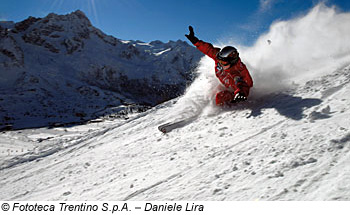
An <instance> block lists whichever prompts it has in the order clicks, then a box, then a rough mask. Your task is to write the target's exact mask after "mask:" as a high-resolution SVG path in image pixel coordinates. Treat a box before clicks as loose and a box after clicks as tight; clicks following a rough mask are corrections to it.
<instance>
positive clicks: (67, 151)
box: [0, 5, 350, 200]
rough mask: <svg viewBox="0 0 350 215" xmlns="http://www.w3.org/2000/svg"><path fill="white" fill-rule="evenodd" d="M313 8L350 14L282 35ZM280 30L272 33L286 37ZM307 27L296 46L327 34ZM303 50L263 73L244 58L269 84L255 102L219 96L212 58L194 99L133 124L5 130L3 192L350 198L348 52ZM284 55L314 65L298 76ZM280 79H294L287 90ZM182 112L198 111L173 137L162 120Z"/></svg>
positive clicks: (81, 196) (67, 196)
mask: <svg viewBox="0 0 350 215" xmlns="http://www.w3.org/2000/svg"><path fill="white" fill-rule="evenodd" d="M310 16H317V17H324V18H327V19H328V22H327V23H332V24H334V25H335V24H336V23H337V22H334V20H337V19H338V18H339V17H342V20H343V21H344V22H348V21H349V20H350V19H348V17H349V16H350V15H349V14H342V13H338V12H335V11H334V9H333V8H326V7H324V6H323V5H319V6H317V7H315V8H314V9H313V10H312V11H310V12H309V14H307V15H306V16H304V17H299V18H297V19H293V20H290V21H286V22H285V23H286V24H287V26H285V27H286V29H284V30H282V31H280V32H279V33H283V32H288V31H289V32H293V31H292V29H293V28H295V27H297V26H298V25H299V24H300V23H303V24H304V25H306V24H313V25H321V24H322V23H323V22H321V23H319V22H318V21H320V20H321V19H315V20H311V21H312V23H309V22H310V19H308V18H310ZM275 24H276V25H275V26H279V23H275ZM348 24H349V23H348ZM306 26H308V25H306ZM344 26H345V25H344ZM347 26H349V25H347ZM320 27H321V28H322V25H321V26H320ZM338 27H339V26H338ZM337 29H338V31H337V32H338V33H339V34H337V36H336V37H335V38H334V39H338V41H339V42H340V43H341V42H343V43H344V44H345V43H346V41H347V38H346V35H345V36H344V37H342V33H343V30H344V28H342V27H341V26H340V27H339V28H337ZM274 30H276V29H275V27H274V26H272V27H271V30H270V32H269V33H267V34H266V35H265V36H264V37H266V38H270V37H271V36H273V35H275V33H274V32H275V31H274ZM306 30H310V31H313V29H311V28H308V27H307V29H306ZM324 30H325V31H327V28H324ZM298 31H299V30H298ZM345 31H349V29H348V28H345ZM337 32H335V33H337ZM335 33H334V34H335ZM348 33H349V32H348ZM296 35H297V36H296V37H295V39H297V40H299V39H300V41H302V44H300V43H296V44H295V46H297V47H298V46H300V47H302V46H303V45H304V44H305V43H306V44H310V46H311V44H312V43H313V44H314V46H315V47H317V46H318V45H319V44H318V42H320V43H322V42H323V41H322V39H321V38H322V36H319V37H318V39H319V40H316V39H315V38H312V37H310V38H309V39H308V41H305V39H302V38H303V34H301V35H300V36H301V38H298V34H296ZM318 35H320V34H318ZM306 38H307V37H306ZM264 39H265V38H262V40H264ZM276 39H281V40H282V38H275V39H273V40H272V44H271V47H272V48H273V49H274V50H277V52H276V51H273V50H270V51H269V52H270V57H271V56H275V59H278V57H279V56H281V55H278V53H279V50H281V49H282V48H284V46H285V45H284V44H283V43H282V44H280V45H277V44H276V43H274V41H276ZM273 44H275V45H276V46H272V45H273ZM278 46H279V47H278ZM259 47H260V45H259V41H258V43H257V44H256V45H255V46H254V47H251V48H247V49H246V52H247V53H249V52H252V51H255V52H254V53H258V52H259V51H263V50H261V49H260V48H259ZM343 47H345V48H346V45H344V46H343ZM263 48H266V47H263ZM289 50H291V49H289ZM295 50H297V52H293V51H290V52H289V58H288V59H289V61H287V60H286V61H283V60H281V61H280V62H281V64H276V61H274V62H273V64H274V65H272V64H268V63H266V64H265V66H267V68H268V66H271V67H270V70H261V71H258V68H255V64H256V63H257V62H256V61H254V59H255V60H256V58H254V59H249V56H243V57H244V60H245V62H247V64H248V65H250V68H249V69H250V70H251V71H252V73H253V77H254V80H255V81H256V82H258V83H259V84H257V85H256V87H255V89H254V91H253V92H252V96H251V98H250V100H249V101H247V102H246V103H241V104H238V105H237V106H234V107H227V108H217V107H215V106H214V105H213V101H212V100H213V95H215V92H216V91H217V90H219V88H218V87H217V85H218V82H217V80H216V78H215V77H214V74H213V62H212V61H211V60H210V59H209V58H206V57H205V58H203V59H202V60H201V63H200V66H199V67H198V68H197V72H198V74H199V77H198V78H197V79H196V80H195V81H194V83H193V84H192V85H191V86H190V87H189V88H188V89H187V91H186V93H185V94H184V96H182V97H179V98H177V99H174V100H172V101H168V102H167V103H164V104H161V105H158V106H156V107H154V108H152V109H150V110H148V111H146V112H143V113H138V114H134V115H133V116H130V118H129V119H128V120H126V121H125V120H120V119H111V120H104V121H102V122H98V123H93V124H86V125H79V126H74V127H62V128H52V129H48V128H40V129H27V130H20V131H7V132H3V133H1V134H0V143H1V145H0V147H1V148H0V152H1V154H0V156H1V161H0V173H1V174H0V191H1V192H0V199H2V200H349V199H350V167H349V165H348V164H349V162H350V120H349V119H350V117H349V116H350V110H349V107H350V100H349V96H348V95H349V93H350V61H348V62H346V60H344V59H346V57H348V56H349V54H346V55H344V54H342V55H336V56H332V63H331V64H329V65H325V64H323V62H324V61H325V60H329V59H328V57H327V56H326V57H325V56H324V55H323V52H320V53H317V52H314V54H315V55H314V58H313V59H317V61H313V62H311V63H313V65H309V64H310V61H305V62H306V63H305V64H304V65H303V63H299V64H293V62H295V58H299V55H300V49H295ZM349 50H350V49H348V51H349ZM348 53H350V52H348ZM263 56H265V57H267V58H268V57H269V56H268V55H267V54H265V55H263ZM322 58H323V60H322ZM258 60H259V59H258ZM265 62H266V61H265ZM318 62H320V63H321V64H319V63H318ZM285 64H288V65H289V67H292V70H293V69H295V68H296V67H295V65H298V66H299V67H298V68H299V69H300V68H306V67H307V66H309V67H313V68H315V70H313V69H312V68H310V69H307V70H304V72H299V73H298V74H296V75H295V78H294V79H291V78H290V77H288V72H289V73H291V72H292V70H288V68H284V67H283V65H285ZM257 65H259V64H257ZM271 68H280V70H279V71H280V74H281V76H278V77H276V76H273V75H271V74H274V72H276V71H277V70H278V69H276V70H274V71H271ZM319 68H322V70H320V69H319ZM260 72H265V76H264V75H263V74H261V73H260ZM266 76H269V77H270V79H269V78H268V77H266ZM274 78H275V79H277V80H276V81H271V80H274ZM281 82H282V83H286V84H287V83H288V82H291V83H290V85H286V84H285V85H284V88H283V89H282V88H281V85H280V84H279V83H281ZM183 118H191V119H192V120H191V121H190V123H188V124H187V125H185V126H184V127H181V128H178V129H175V130H173V131H172V132H170V133H169V134H166V135H164V134H162V133H161V132H159V131H158V130H157V126H158V125H159V124H161V123H164V122H168V121H171V120H176V119H183Z"/></svg>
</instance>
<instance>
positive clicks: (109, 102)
mask: <svg viewBox="0 0 350 215" xmlns="http://www.w3.org/2000/svg"><path fill="white" fill-rule="evenodd" d="M1 26H2V27H1ZM201 57H202V54H201V53H199V52H198V51H197V50H196V49H195V48H194V47H192V46H190V45H189V44H187V43H186V42H183V41H180V40H178V41H169V42H168V43H163V42H161V41H153V42H150V43H144V42H141V41H125V40H120V39H117V38H114V37H113V36H109V35H106V34H105V33H103V32H102V31H101V30H99V29H97V28H95V27H94V26H93V25H92V24H91V22H90V21H89V19H88V18H87V17H86V15H85V14H84V13H83V12H82V11H80V10H77V11H75V12H72V13H70V14H67V15H57V14H54V13H50V14H48V15H47V16H46V17H43V18H35V17H29V18H27V19H26V20H23V21H21V22H17V23H13V22H3V23H1V24H0V70H1V73H0V83H1V87H0V98H1V99H0V105H1V106H2V109H1V110H0V121H1V124H2V126H7V127H9V126H12V127H17V128H23V127H37V126H45V125H47V124H48V122H50V123H57V122H62V123H67V122H73V121H84V120H88V119H93V118H98V117H99V116H96V115H95V114H94V113H96V112H101V110H103V109H105V110H107V109H108V110H109V111H107V112H106V114H108V113H115V110H118V111H120V110H123V109H125V110H126V107H127V106H129V105H134V106H135V105H136V106H154V105H156V104H159V103H161V102H164V101H167V100H169V99H172V98H175V97H177V96H179V95H181V94H182V93H183V92H184V90H185V88H186V86H187V85H188V84H189V83H191V82H192V81H193V78H194V77H195V74H194V73H193V70H194V68H195V67H196V66H197V63H198V62H199V60H200V58H201ZM74 107H75V108H74ZM76 109H79V110H76ZM142 109H143V108H142V107H141V109H140V110H142ZM33 119H36V120H35V121H37V122H36V123H33Z"/></svg>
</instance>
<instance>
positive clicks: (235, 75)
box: [194, 40, 253, 96]
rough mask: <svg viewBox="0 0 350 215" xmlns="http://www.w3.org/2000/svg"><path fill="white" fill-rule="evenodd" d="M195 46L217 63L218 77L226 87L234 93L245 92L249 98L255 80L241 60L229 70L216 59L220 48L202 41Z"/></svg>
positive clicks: (216, 71) (216, 72)
mask: <svg viewBox="0 0 350 215" xmlns="http://www.w3.org/2000/svg"><path fill="white" fill-rule="evenodd" d="M194 45H195V46H196V47H197V49H198V50H200V51H201V52H203V53H204V54H205V55H207V56H209V57H210V58H212V59H213V60H214V61H215V74H216V77H217V78H218V79H219V80H220V82H221V83H222V84H223V85H224V86H225V87H227V88H229V89H232V90H233V91H234V92H238V91H243V92H244V93H245V95H246V96H248V94H249V89H250V88H251V87H252V86H253V80H252V77H251V76H250V74H249V71H248V69H247V67H246V66H245V65H244V63H242V61H241V59H240V58H239V59H238V61H237V62H236V64H234V65H231V66H230V67H229V68H224V67H223V66H222V65H221V64H220V63H219V62H218V59H217V57H216V54H217V53H218V52H220V48H216V47H214V46H213V45H212V44H210V43H206V42H203V41H202V40H199V41H198V42H197V43H195V44H194ZM242 79H243V81H242Z"/></svg>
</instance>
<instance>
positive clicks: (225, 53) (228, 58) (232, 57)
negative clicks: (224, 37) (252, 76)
mask: <svg viewBox="0 0 350 215" xmlns="http://www.w3.org/2000/svg"><path fill="white" fill-rule="evenodd" d="M238 56H239V53H238V51H237V49H236V48H235V47H232V46H226V47H224V48H223V49H221V51H220V52H218V53H217V55H216V57H217V58H218V60H222V61H225V62H227V63H230V64H234V63H236V62H237V60H238V58H239V57H238Z"/></svg>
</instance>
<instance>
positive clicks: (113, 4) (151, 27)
mask: <svg viewBox="0 0 350 215" xmlns="http://www.w3.org/2000/svg"><path fill="white" fill-rule="evenodd" d="M0 1H1V6H0V20H3V21H4V20H8V21H15V22H18V21H21V20H23V19H26V18H27V17H28V16H34V17H43V16H46V15H47V14H48V13H50V12H54V13H58V14H67V13H70V12H72V11H75V10H77V9H80V10H82V11H83V12H85V14H86V15H87V16H88V17H89V19H90V20H91V22H92V23H93V25H94V26H96V27H98V28H100V29H101V30H102V31H104V32H105V33H107V34H110V35H113V36H115V37H117V38H119V39H125V40H129V39H131V40H141V41H145V42H149V41H153V40H161V41H164V42H167V41H168V40H178V39H182V40H186V38H185V37H184V34H185V33H187V29H188V28H187V26H188V25H189V24H191V25H192V26H193V27H194V29H195V32H196V34H197V35H198V37H199V38H200V39H203V40H206V41H211V42H217V41H220V40H222V39H224V38H227V37H231V38H232V37H234V38H235V39H236V40H239V41H240V42H241V43H243V44H251V43H253V42H254V41H255V39H256V38H257V37H258V36H259V35H260V34H261V33H263V32H265V31H267V30H268V28H269V26H270V24H271V23H272V22H273V21H274V20H286V19H290V18H292V17H296V16H299V15H302V14H305V13H306V12H307V11H308V10H310V9H311V8H312V7H313V6H314V5H316V4H317V3H318V2H319V1H317V0H249V1H248V0H222V1H218V0H191V1H189V0H0ZM323 2H325V3H326V4H327V5H336V6H337V7H338V8H339V9H340V10H342V11H349V10H350V1H349V0H328V1H323Z"/></svg>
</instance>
